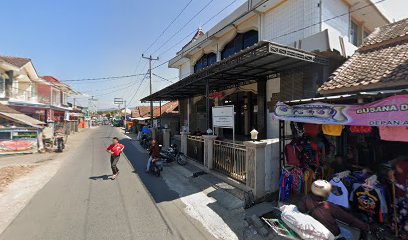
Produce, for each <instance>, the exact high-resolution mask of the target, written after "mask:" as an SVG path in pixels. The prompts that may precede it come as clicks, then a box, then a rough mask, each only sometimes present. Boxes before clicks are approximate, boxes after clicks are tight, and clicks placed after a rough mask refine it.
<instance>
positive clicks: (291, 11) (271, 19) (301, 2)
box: [262, 0, 320, 46]
mask: <svg viewBox="0 0 408 240" xmlns="http://www.w3.org/2000/svg"><path fill="white" fill-rule="evenodd" d="M319 2H320V1H319V0H289V1H287V2H285V3H283V4H282V5H281V6H279V7H277V8H276V9H274V10H272V11H270V12H268V13H266V14H265V15H264V16H263V31H262V32H263V36H262V39H263V40H269V41H272V42H277V43H280V44H284V45H289V46H294V42H295V41H298V40H300V39H303V38H305V37H308V36H310V35H313V34H315V33H318V32H320V24H318V23H319V21H320V8H319ZM303 28H305V29H303ZM300 29H302V30H300Z"/></svg>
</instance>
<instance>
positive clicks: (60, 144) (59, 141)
mask: <svg viewBox="0 0 408 240" xmlns="http://www.w3.org/2000/svg"><path fill="white" fill-rule="evenodd" d="M55 141H56V145H57V152H62V151H63V150H64V148H65V144H64V137H63V136H57V137H56V138H55Z"/></svg>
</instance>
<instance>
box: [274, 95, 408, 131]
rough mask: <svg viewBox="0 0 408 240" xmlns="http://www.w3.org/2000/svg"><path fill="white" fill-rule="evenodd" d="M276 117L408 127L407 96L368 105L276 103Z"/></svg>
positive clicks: (393, 97)
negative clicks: (294, 104)
mask: <svg viewBox="0 0 408 240" xmlns="http://www.w3.org/2000/svg"><path fill="white" fill-rule="evenodd" d="M273 119H279V120H285V121H294V122H305V123H316V124H340V125H354V126H408V95H399V96H392V97H388V98H385V99H382V100H379V101H375V102H373V103H370V104H365V105H340V104H327V103H310V104H302V105H296V106H289V105H286V104H284V103H282V102H279V103H277V104H276V107H275V111H274V113H273Z"/></svg>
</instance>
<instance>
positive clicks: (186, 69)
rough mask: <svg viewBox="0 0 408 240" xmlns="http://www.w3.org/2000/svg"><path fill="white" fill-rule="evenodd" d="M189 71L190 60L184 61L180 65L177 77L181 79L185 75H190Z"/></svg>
mask: <svg viewBox="0 0 408 240" xmlns="http://www.w3.org/2000/svg"><path fill="white" fill-rule="evenodd" d="M191 73H192V72H191V66H190V62H189V61H188V62H186V63H184V64H183V65H182V66H181V67H180V71H179V74H180V76H179V79H183V78H185V77H187V76H188V75H190V74H191Z"/></svg>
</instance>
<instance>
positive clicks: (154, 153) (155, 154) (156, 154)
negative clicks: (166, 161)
mask: <svg viewBox="0 0 408 240" xmlns="http://www.w3.org/2000/svg"><path fill="white" fill-rule="evenodd" d="M149 154H150V157H149V160H147V166H146V172H149V170H150V164H152V163H154V161H156V160H157V159H159V158H160V148H159V145H158V144H157V140H156V139H153V140H152V144H151V146H150V148H149Z"/></svg>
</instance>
